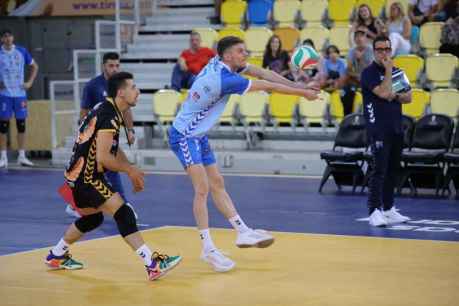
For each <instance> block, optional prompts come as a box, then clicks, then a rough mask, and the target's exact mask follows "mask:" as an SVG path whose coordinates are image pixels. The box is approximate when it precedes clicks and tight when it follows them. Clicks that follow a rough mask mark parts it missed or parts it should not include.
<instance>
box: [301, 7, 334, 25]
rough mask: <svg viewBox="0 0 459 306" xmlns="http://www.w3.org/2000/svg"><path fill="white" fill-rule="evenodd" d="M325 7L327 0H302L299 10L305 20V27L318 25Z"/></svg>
mask: <svg viewBox="0 0 459 306" xmlns="http://www.w3.org/2000/svg"><path fill="white" fill-rule="evenodd" d="M327 7H328V2H327V0H303V1H302V2H301V5H300V12H301V17H302V18H303V20H305V21H306V22H307V27H310V26H313V25H320V24H321V22H322V18H323V15H324V12H325V10H326V9H327Z"/></svg>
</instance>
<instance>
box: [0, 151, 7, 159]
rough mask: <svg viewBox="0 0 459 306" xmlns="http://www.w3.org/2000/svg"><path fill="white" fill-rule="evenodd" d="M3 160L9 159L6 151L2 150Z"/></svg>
mask: <svg viewBox="0 0 459 306" xmlns="http://www.w3.org/2000/svg"><path fill="white" fill-rule="evenodd" d="M1 158H2V159H7V155H6V150H2V157H1Z"/></svg>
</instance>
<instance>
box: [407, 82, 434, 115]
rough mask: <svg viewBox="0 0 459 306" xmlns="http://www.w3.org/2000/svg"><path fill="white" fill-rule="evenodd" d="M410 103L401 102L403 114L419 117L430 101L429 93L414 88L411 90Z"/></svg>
mask: <svg viewBox="0 0 459 306" xmlns="http://www.w3.org/2000/svg"><path fill="white" fill-rule="evenodd" d="M411 92H412V97H411V103H404V104H402V113H403V114H404V115H407V116H410V117H413V118H416V119H419V118H421V117H422V116H423V115H424V113H425V111H426V107H427V105H429V102H430V94H429V93H428V92H427V91H424V90H422V89H419V88H414V89H413V90H412V91H411Z"/></svg>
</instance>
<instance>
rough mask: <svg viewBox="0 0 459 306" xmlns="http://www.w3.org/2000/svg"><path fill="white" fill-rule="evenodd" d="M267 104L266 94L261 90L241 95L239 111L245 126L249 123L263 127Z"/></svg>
mask: <svg viewBox="0 0 459 306" xmlns="http://www.w3.org/2000/svg"><path fill="white" fill-rule="evenodd" d="M267 104H268V94H267V93H266V92H263V91H251V92H248V93H246V94H245V95H242V96H241V100H240V101H239V112H240V114H241V117H242V123H243V124H244V126H245V127H246V128H247V127H249V126H250V125H258V126H261V127H264V125H265V120H264V112H265V107H266V105H267Z"/></svg>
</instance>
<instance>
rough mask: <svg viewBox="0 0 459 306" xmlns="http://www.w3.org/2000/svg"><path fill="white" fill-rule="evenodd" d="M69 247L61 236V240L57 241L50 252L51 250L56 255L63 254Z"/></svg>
mask: <svg viewBox="0 0 459 306" xmlns="http://www.w3.org/2000/svg"><path fill="white" fill-rule="evenodd" d="M69 247H70V244H68V243H67V242H65V240H64V238H61V240H59V242H58V243H57V244H56V246H55V247H54V248H53V249H52V250H51V252H53V254H54V255H56V256H62V255H64V254H65V252H67V250H68V249H69Z"/></svg>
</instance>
